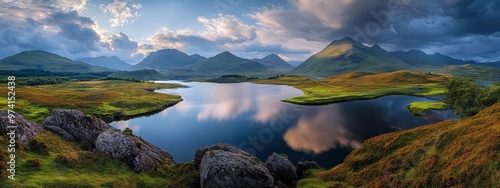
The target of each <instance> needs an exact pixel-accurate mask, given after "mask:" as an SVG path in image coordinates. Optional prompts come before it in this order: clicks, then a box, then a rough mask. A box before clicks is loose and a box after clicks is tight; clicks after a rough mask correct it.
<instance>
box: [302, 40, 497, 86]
mask: <svg viewBox="0 0 500 188" xmlns="http://www.w3.org/2000/svg"><path fill="white" fill-rule="evenodd" d="M466 65H467V66H466ZM499 65H500V64H499V63H476V62H475V61H463V60H458V59H454V58H451V57H449V56H446V55H442V54H439V53H436V54H432V55H428V54H426V53H424V52H422V51H419V50H410V51H406V52H403V51H396V52H388V51H386V50H385V49H383V48H381V47H380V46H379V45H373V46H372V47H368V46H365V45H364V44H362V43H360V42H358V41H355V40H353V39H351V38H348V37H346V38H343V39H341V40H335V41H333V42H332V43H330V44H329V45H328V46H327V47H326V48H325V49H323V50H322V51H320V52H318V53H316V54H314V55H313V56H311V57H309V58H308V59H307V60H306V61H304V62H303V63H302V64H300V65H299V66H297V67H295V68H294V69H293V70H292V73H294V74H299V75H306V76H320V77H326V76H332V75H339V74H343V73H347V72H353V71H365V72H390V71H395V70H402V69H409V70H417V71H426V72H442V73H449V74H454V75H459V76H465V75H467V76H470V77H482V76H484V75H490V76H493V77H499V76H500V69H499V68H498V67H500V66H499ZM495 67H496V68H495Z"/></svg>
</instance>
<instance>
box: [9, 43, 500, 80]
mask: <svg viewBox="0 0 500 188" xmlns="http://www.w3.org/2000/svg"><path fill="white" fill-rule="evenodd" d="M80 61H82V62H80ZM84 62H85V63H84ZM295 63H297V62H295ZM105 67H106V68H105ZM19 69H39V70H46V71H51V72H99V71H110V70H111V69H116V70H127V71H134V70H144V69H149V70H155V71H156V72H154V73H152V72H147V71H145V72H144V71H143V72H141V71H138V72H137V71H136V72H133V73H130V74H133V75H134V77H137V75H138V74H141V73H146V72H147V73H148V74H149V75H153V74H154V76H150V77H156V78H158V77H161V75H160V74H165V75H166V76H169V77H171V78H188V77H216V76H221V75H226V74H244V75H273V74H297V75H303V76H313V77H327V76H333V75H339V74H343V73H348V72H354V71H364V72H391V71H396V70H417V71H425V72H440V73H448V74H454V75H458V76H466V77H473V78H480V77H483V78H484V77H487V78H492V77H495V78H496V77H500V75H499V74H500V62H491V63H476V62H474V61H463V60H459V59H454V58H451V57H449V56H446V55H442V54H439V53H435V54H430V55H429V54H426V53H424V52H422V51H419V50H410V51H395V52H388V51H386V50H385V49H383V48H382V47H380V46H379V45H373V46H371V47H370V46H366V45H364V44H362V43H360V42H358V41H355V40H353V39H351V38H348V37H346V38H343V39H340V40H335V41H333V42H331V43H330V44H329V45H328V46H326V47H325V48H324V49H323V50H321V51H320V52H318V53H316V54H314V55H312V56H311V57H309V58H308V59H307V60H306V61H304V62H303V63H301V64H299V65H298V66H296V67H293V66H292V65H290V64H289V63H288V62H286V61H284V60H283V59H281V58H280V57H279V56H278V55H275V54H271V55H268V56H266V57H264V58H262V59H252V60H250V59H245V58H241V57H238V56H236V55H234V54H232V53H230V52H227V51H225V52H222V53H220V54H218V55H216V56H214V57H210V58H206V57H203V56H200V55H198V54H194V55H188V54H186V53H184V52H181V51H179V50H176V49H164V50H159V51H156V52H152V53H150V54H149V55H148V56H147V57H146V58H144V60H142V61H141V62H139V63H138V64H136V65H133V66H132V65H129V64H127V63H125V62H123V61H122V60H120V59H118V58H116V57H97V58H84V59H79V60H77V61H73V60H70V59H68V58H65V57H62V56H59V55H56V54H52V53H49V52H45V51H41V50H34V51H25V52H21V53H18V54H15V55H13V56H10V57H6V58H4V59H1V60H0V70H19ZM126 74H128V73H127V72H120V73H119V75H120V76H124V75H126Z"/></svg>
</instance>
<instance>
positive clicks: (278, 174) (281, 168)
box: [265, 153, 298, 187]
mask: <svg viewBox="0 0 500 188" xmlns="http://www.w3.org/2000/svg"><path fill="white" fill-rule="evenodd" d="M265 165H266V167H267V169H269V172H271V174H272V175H273V178H274V181H275V182H276V183H275V186H276V187H296V185H297V179H298V177H297V170H296V169H295V166H294V165H293V164H292V163H291V162H290V161H289V160H288V159H287V158H285V157H283V156H281V155H278V154H276V153H273V155H271V156H269V157H268V158H267V160H266V163H265Z"/></svg>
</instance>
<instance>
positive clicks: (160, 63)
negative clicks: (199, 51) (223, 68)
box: [130, 49, 203, 71]
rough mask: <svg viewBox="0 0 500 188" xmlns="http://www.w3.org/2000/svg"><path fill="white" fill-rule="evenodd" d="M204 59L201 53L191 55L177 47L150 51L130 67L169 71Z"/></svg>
mask: <svg viewBox="0 0 500 188" xmlns="http://www.w3.org/2000/svg"><path fill="white" fill-rule="evenodd" d="M199 60H203V57H201V56H200V55H193V56H189V55H187V54H185V53H184V52H181V51H179V50H176V49H164V50H159V51H156V52H152V53H150V54H149V55H148V56H147V57H146V58H144V60H142V61H141V62H139V63H138V64H136V65H134V66H132V67H130V70H141V69H154V70H157V71H167V70H171V69H174V68H178V67H183V66H187V65H191V64H193V63H196V62H197V61H199Z"/></svg>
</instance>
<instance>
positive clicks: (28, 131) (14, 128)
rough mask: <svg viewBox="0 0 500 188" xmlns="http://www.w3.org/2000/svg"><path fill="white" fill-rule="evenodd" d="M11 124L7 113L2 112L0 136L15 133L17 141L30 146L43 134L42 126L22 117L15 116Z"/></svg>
mask: <svg viewBox="0 0 500 188" xmlns="http://www.w3.org/2000/svg"><path fill="white" fill-rule="evenodd" d="M13 120H14V122H13V123H11V122H10V119H9V118H8V112H7V111H0V134H1V135H7V133H10V132H15V135H16V138H15V140H16V141H17V142H19V143H21V144H24V145H26V144H28V143H29V142H30V141H31V140H32V139H33V138H34V137H35V136H36V135H38V134H40V133H42V131H43V128H42V126H40V125H38V124H36V123H34V122H31V121H28V120H26V119H25V118H24V117H23V116H22V115H19V114H17V113H16V114H14V118H13Z"/></svg>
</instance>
